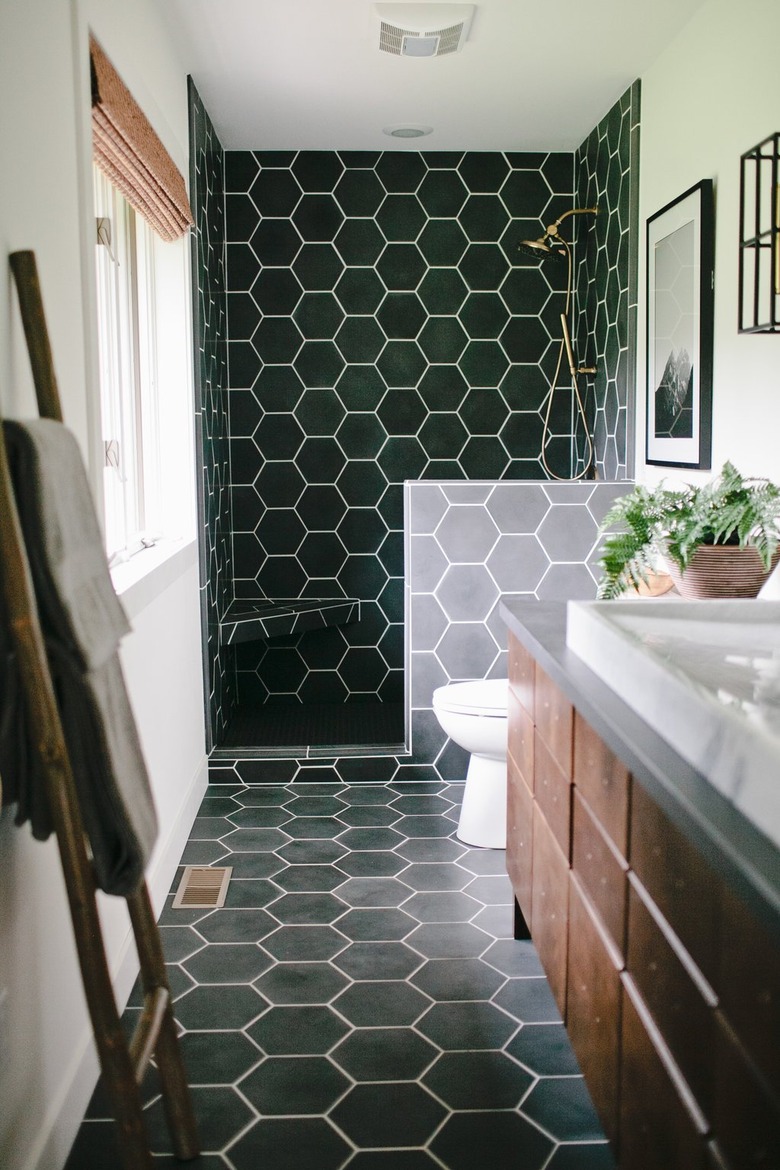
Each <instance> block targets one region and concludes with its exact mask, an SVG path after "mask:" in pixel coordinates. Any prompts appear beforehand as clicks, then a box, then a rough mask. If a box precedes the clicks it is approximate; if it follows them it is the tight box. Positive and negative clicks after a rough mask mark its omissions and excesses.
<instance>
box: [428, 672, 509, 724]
mask: <svg viewBox="0 0 780 1170" xmlns="http://www.w3.org/2000/svg"><path fill="white" fill-rule="evenodd" d="M508 688H509V681H508V679H505V678H483V679H475V680H474V681H473V682H462V683H450V684H449V686H446V687H437V688H436V690H435V691H434V692H433V705H434V707H439V708H441V709H442V710H446V711H454V712H455V713H456V714H460V715H471V714H474V715H493V716H497V717H501V716H506V712H507V691H508Z"/></svg>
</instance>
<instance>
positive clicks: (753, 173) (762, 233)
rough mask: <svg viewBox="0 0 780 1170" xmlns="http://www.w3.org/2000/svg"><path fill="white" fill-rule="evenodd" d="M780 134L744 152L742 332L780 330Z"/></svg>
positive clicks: (741, 216)
mask: <svg viewBox="0 0 780 1170" xmlns="http://www.w3.org/2000/svg"><path fill="white" fill-rule="evenodd" d="M779 159H780V133H775V134H772V135H770V136H769V138H765V139H764V141H763V142H759V143H758V145H757V146H754V147H753V148H752V149H751V150H748V151H746V152H745V153H744V154H743V155H742V159H741V166H740V182H739V222H740V243H739V322H738V326H739V332H740V333H778V332H780V186H779V185H778V184H779V182H780V178H779V175H778V160H779Z"/></svg>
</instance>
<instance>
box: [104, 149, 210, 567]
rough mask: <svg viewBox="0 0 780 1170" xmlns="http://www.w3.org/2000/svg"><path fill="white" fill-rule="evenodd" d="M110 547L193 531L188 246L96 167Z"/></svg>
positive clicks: (120, 552)
mask: <svg viewBox="0 0 780 1170" xmlns="http://www.w3.org/2000/svg"><path fill="white" fill-rule="evenodd" d="M94 203H95V215H96V217H97V219H96V228H97V241H98V242H97V247H96V266H97V294H98V331H99V350H100V399H101V419H102V439H103V459H104V466H103V484H104V505H105V535H106V548H107V552H108V555H109V561H110V563H111V564H116V563H118V562H119V561H122V560H126V559H127V558H128V557H130V556H133V555H134V554H135V553H136V552H138V551H140V550H141V549H143V548H145V547H148V546H149V545H151V544H154V543H156V542H157V541H158V540H159V539H160V538H161V537H163V536H165V537H182V536H189V535H192V532H193V523H194V522H193V504H192V496H193V465H192V420H191V414H192V411H191V406H190V402H189V393H188V390H189V385H190V377H189V339H188V326H189V313H188V279H187V260H188V254H187V241H186V239H181V240H177V241H173V242H164V241H162V240H161V239H160V238H159V237H158V236H157V235H156V234H155V233H154V232H153V231H152V229H151V228H150V227H149V226H148V224H147V222H146V220H145V219H144V218H143V217H142V216H140V215H137V214H136V212H135V211H134V210H133V209H132V207H130V205H129V204H128V203H127V201H126V200H125V199H124V197H123V196H122V195H121V194H120V193H119V191H118V190H117V189H116V188H115V187H114V186H113V185H112V184H111V183H110V182H109V180H108V179H107V178H106V177H105V175H104V174H103V172H102V171H101V170H99V169H98V168H97V167H95V168H94Z"/></svg>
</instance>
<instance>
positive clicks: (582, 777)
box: [574, 712, 630, 857]
mask: <svg viewBox="0 0 780 1170" xmlns="http://www.w3.org/2000/svg"><path fill="white" fill-rule="evenodd" d="M574 783H575V784H576V785H577V787H578V788H579V789H580V790H581V791H582V794H583V796H584V797H585V799H586V800H587V802H588V804H589V805H590V807H591V808H592V809H593V812H594V813H595V815H596V817H597V818H598V820H599V821H601V824H602V825H603V826H604V829H605V831H606V834H607V836H608V837H610V838H611V840H612V841H613V842H614V844H615V847H616V849H617V850H618V852H619V853H621V854H622V855H623V857H627V856H628V799H629V783H630V781H629V774H628V769H627V768H625V767H624V766H623V764H621V762H620V760H619V759H618V758H617V756H615V755H614V754H613V753H612V752H611V751H610V749H609V748H608V747H607V745H606V744H605V743H604V741H603V740H602V739H601V737H600V736H598V735H597V734H596V732H595V731H594V730H593V728H592V727H591V726H590V724H588V723H586V722H585V720H584V719H583V718H582V716H581V715H580V714H579V712H575V715H574Z"/></svg>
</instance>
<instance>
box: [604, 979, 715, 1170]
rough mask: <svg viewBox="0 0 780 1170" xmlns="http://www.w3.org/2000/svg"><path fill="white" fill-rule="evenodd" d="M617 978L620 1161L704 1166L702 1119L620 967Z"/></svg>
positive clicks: (653, 1168)
mask: <svg viewBox="0 0 780 1170" xmlns="http://www.w3.org/2000/svg"><path fill="white" fill-rule="evenodd" d="M621 982H622V984H623V999H622V1027H621V1042H620V1129H619V1137H618V1151H619V1161H620V1166H621V1168H624V1170H704V1167H705V1165H706V1162H705V1156H706V1155H705V1143H704V1134H705V1131H706V1123H705V1122H704V1119H703V1118H702V1117H701V1116H700V1115H699V1114H698V1112H697V1111H696V1110H695V1106H693V1103H692V1101H690V1100H689V1099H686V1098H687V1094H686V1091H685V1087H684V1085H682V1084H681V1082H680V1081H679V1077H678V1074H677V1072H676V1070H675V1069H674V1063H673V1061H671V1059H670V1057H669V1054H668V1052H667V1051H666V1050H665V1047H664V1044H663V1041H662V1039H661V1037H660V1036H659V1035H658V1033H657V1032H656V1030H655V1028H654V1026H653V1022H652V1020H651V1019H649V1017H648V1015H647V1008H646V1007H645V1006H644V1005H643V1004H642V1000H641V997H640V996H639V994H638V992H637V990H636V988H635V986H634V984H633V983H632V981H631V978H630V977H629V976H627V975H626V974H625V972H624V973H623V975H622V976H621ZM662 1053H663V1057H662V1055H661V1054H662Z"/></svg>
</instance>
